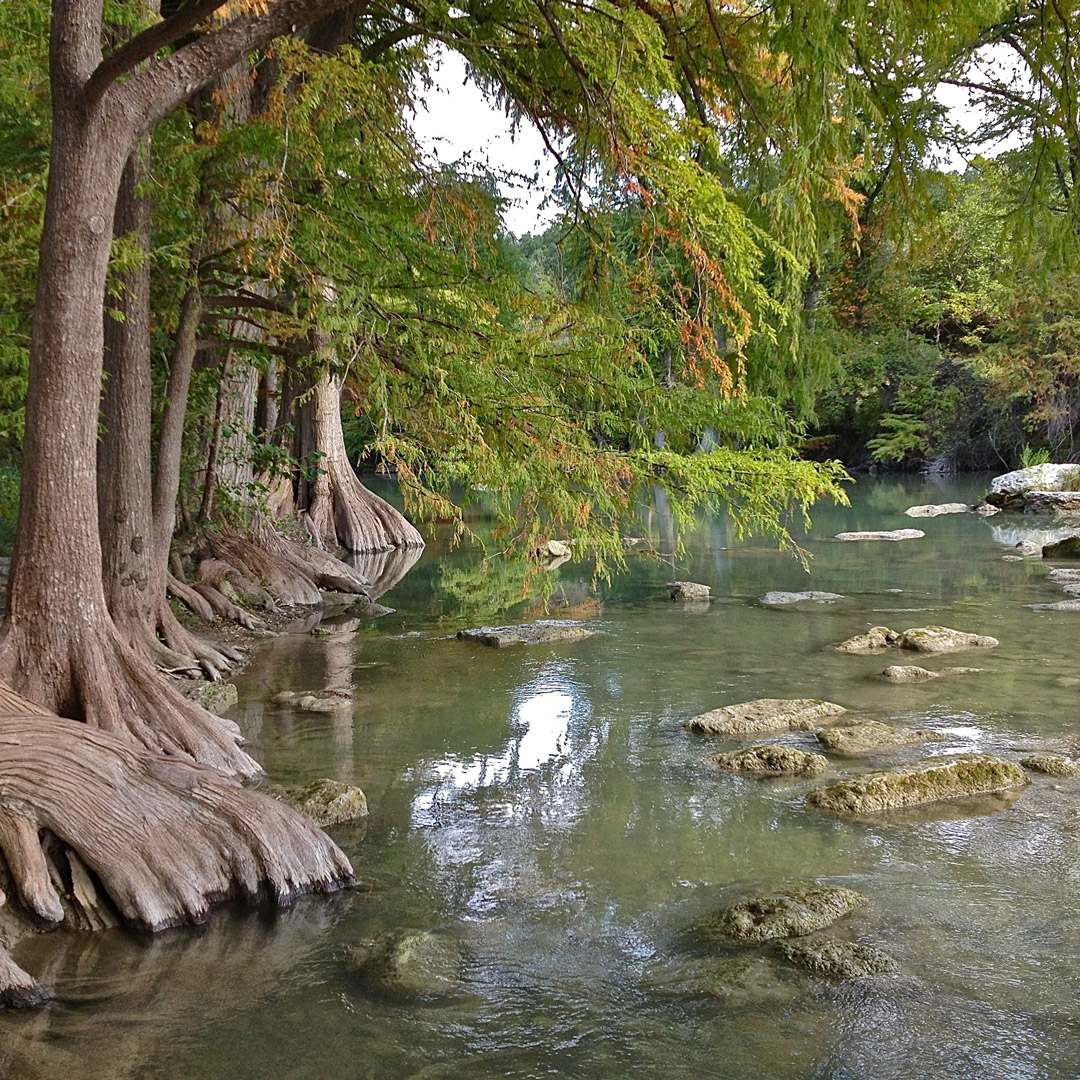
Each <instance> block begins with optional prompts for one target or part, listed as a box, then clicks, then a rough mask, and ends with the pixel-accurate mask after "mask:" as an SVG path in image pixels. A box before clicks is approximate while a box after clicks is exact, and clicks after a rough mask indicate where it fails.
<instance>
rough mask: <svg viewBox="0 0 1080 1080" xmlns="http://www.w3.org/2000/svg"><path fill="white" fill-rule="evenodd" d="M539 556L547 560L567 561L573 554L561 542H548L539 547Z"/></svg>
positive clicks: (570, 549)
mask: <svg viewBox="0 0 1080 1080" xmlns="http://www.w3.org/2000/svg"><path fill="white" fill-rule="evenodd" d="M539 554H540V555H541V556H542V557H543V558H549V559H569V558H570V556H571V555H573V554H574V549H573V548H572V547H571V546H570V545H569V544H567V543H564V542H563V541H562V540H549V541H548V542H547V543H546V544H541V545H540V551H539Z"/></svg>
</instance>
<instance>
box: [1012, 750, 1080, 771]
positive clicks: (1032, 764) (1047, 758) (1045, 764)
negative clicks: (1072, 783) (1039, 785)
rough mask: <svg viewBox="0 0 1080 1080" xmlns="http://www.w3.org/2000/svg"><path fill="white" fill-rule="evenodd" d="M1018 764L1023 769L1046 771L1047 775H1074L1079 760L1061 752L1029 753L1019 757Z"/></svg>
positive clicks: (1079, 767)
mask: <svg viewBox="0 0 1080 1080" xmlns="http://www.w3.org/2000/svg"><path fill="white" fill-rule="evenodd" d="M1020 764H1021V765H1023V766H1024V768H1025V769H1030V770H1031V771H1032V772H1039V773H1046V774H1047V775H1048V776H1076V774H1077V773H1080V762H1076V761H1073V760H1072V759H1071V758H1067V757H1063V756H1062V755H1061V754H1029V755H1028V756H1027V757H1025V758H1021V759H1020Z"/></svg>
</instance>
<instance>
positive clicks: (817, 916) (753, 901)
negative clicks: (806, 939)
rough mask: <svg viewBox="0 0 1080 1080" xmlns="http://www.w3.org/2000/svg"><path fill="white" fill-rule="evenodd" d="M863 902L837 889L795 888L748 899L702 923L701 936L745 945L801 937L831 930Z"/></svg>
mask: <svg viewBox="0 0 1080 1080" xmlns="http://www.w3.org/2000/svg"><path fill="white" fill-rule="evenodd" d="M865 902H866V897H865V896H863V895H862V894H861V893H857V892H855V890H854V889H845V888H842V887H840V886H838V885H796V886H792V887H790V888H785V889H777V890H776V891H775V892H770V893H765V894H763V895H760V896H748V897H746V898H744V899H743V900H740V901H739V902H738V903H737V904H733V905H732V906H731V907H728V908H724V909H723V910H722V911H719V912H717V913H716V914H714V915H712V916H710V917H709V918H708V919H706V921H705V922H704V923H703V924H702V932H703V933H704V934H705V935H706V936H709V937H716V936H719V937H725V938H732V939H734V940H735V941H741V942H745V943H747V944H757V943H759V942H762V941H771V940H772V939H774V938H787V937H801V936H802V935H804V934H810V933H813V932H814V931H815V930H821V929H822V928H824V927H826V926H831V925H832V924H833V923H834V922H836V920H837V919H839V918H840V917H841V916H842V915H846V914H847V913H848V912H849V911H853V910H854V909H855V908H857V907H858V906H859V905H860V904H863V903H865Z"/></svg>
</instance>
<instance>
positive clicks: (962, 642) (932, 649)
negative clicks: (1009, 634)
mask: <svg viewBox="0 0 1080 1080" xmlns="http://www.w3.org/2000/svg"><path fill="white" fill-rule="evenodd" d="M1000 644H1001V642H999V641H998V639H997V638H995V637H988V636H987V635H985V634H968V633H965V632H964V631H963V630H952V629H950V628H949V627H948V626H913V627H911V628H910V629H908V630H905V631H904V632H903V634H902V635H901V641H900V647H901V648H902V649H910V650H911V651H912V652H918V653H925V654H927V655H935V654H937V653H949V652H960V651H961V650H963V649H993V648H996V647H997V646H998V645H1000Z"/></svg>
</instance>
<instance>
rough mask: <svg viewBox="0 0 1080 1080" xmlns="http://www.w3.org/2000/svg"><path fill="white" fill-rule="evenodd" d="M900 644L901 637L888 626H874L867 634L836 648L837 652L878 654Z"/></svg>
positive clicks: (843, 642)
mask: <svg viewBox="0 0 1080 1080" xmlns="http://www.w3.org/2000/svg"><path fill="white" fill-rule="evenodd" d="M899 644H900V635H899V634H898V633H897V632H896V631H895V630H890V629H889V628H888V627H887V626H874V627H872V628H871V629H869V630H867V631H866V633H865V634H856V635H855V636H854V637H850V638H848V639H847V641H841V642H840V644H839V645H837V646H836V651H837V652H846V653H877V652H884V651H885V650H886V649H891V648H895V647H896V646H898V645H899Z"/></svg>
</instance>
